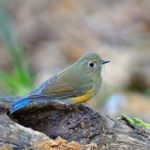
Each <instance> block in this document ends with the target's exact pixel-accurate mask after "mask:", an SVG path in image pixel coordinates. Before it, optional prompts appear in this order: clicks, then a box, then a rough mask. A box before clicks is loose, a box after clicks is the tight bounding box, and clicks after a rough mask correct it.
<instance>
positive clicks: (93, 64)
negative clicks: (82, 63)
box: [88, 62, 97, 68]
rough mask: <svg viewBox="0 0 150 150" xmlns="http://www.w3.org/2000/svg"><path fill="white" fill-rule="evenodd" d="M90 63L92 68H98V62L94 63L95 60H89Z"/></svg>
mask: <svg viewBox="0 0 150 150" xmlns="http://www.w3.org/2000/svg"><path fill="white" fill-rule="evenodd" d="M88 65H89V67H91V68H96V67H97V64H96V63H94V62H89V63H88Z"/></svg>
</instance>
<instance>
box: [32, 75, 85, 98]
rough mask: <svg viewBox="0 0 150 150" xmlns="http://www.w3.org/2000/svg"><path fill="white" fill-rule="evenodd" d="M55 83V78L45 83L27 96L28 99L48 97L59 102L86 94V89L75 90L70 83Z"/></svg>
mask: <svg viewBox="0 0 150 150" xmlns="http://www.w3.org/2000/svg"><path fill="white" fill-rule="evenodd" d="M57 81H58V80H57V76H54V77H52V78H50V79H49V80H47V81H45V82H44V83H43V84H41V85H40V86H39V87H38V88H37V89H35V90H34V91H33V92H32V93H31V94H30V95H29V98H31V99H36V98H40V97H48V98H49V99H52V100H55V99H57V100H61V99H66V98H72V97H77V96H80V95H83V94H84V93H85V92H86V88H85V89H83V88H82V89H81V88H75V87H73V86H72V85H71V84H70V83H67V82H66V83H61V82H57Z"/></svg>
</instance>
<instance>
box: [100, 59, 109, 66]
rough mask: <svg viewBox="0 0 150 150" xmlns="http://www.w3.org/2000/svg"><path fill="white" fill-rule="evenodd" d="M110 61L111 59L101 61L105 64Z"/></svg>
mask: <svg viewBox="0 0 150 150" xmlns="http://www.w3.org/2000/svg"><path fill="white" fill-rule="evenodd" d="M109 62H110V61H108V60H102V61H101V64H102V65H104V64H107V63H109Z"/></svg>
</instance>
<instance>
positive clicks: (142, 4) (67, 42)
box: [0, 0, 150, 122]
mask: <svg viewBox="0 0 150 150" xmlns="http://www.w3.org/2000/svg"><path fill="white" fill-rule="evenodd" d="M87 52H96V53H98V54H100V55H101V56H102V58H104V59H106V60H110V61H111V63H109V64H107V65H106V66H105V68H104V73H103V74H104V75H103V85H102V88H101V91H100V92H99V94H98V95H97V96H96V97H95V98H94V99H93V100H91V101H89V102H88V105H90V107H92V108H94V109H96V110H97V111H103V112H105V113H107V114H109V115H111V116H112V117H117V116H120V114H127V115H129V116H134V117H135V116H137V117H140V118H142V119H144V120H145V121H149V122H150V1H149V0H132V1H131V0H122V1H120V0H92V1H91V0H80V1H77V0H26V1H24V0H0V95H19V96H22V95H25V94H27V93H28V92H29V91H31V90H32V89H33V88H34V87H36V86H37V85H39V84H40V83H41V82H43V81H44V80H46V79H47V78H49V77H50V76H51V75H53V74H54V73H56V72H59V71H60V70H62V69H64V68H65V67H67V66H68V65H70V64H72V63H73V62H74V61H76V60H77V59H78V58H79V57H80V56H81V55H83V54H85V53H87Z"/></svg>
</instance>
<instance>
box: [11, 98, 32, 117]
mask: <svg viewBox="0 0 150 150" xmlns="http://www.w3.org/2000/svg"><path fill="white" fill-rule="evenodd" d="M31 102H32V100H31V99H28V98H27V97H23V98H21V99H18V100H17V101H15V102H14V103H13V104H12V106H11V109H10V112H11V114H12V113H14V112H16V111H18V110H19V109H22V108H24V107H25V106H28V105H29V104H30V103H31Z"/></svg>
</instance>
